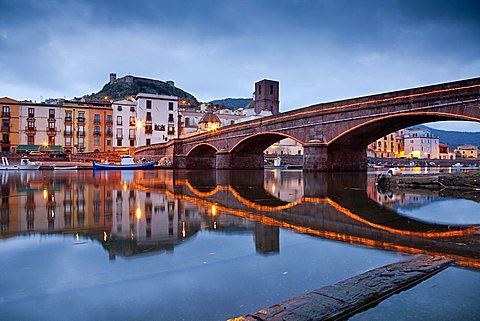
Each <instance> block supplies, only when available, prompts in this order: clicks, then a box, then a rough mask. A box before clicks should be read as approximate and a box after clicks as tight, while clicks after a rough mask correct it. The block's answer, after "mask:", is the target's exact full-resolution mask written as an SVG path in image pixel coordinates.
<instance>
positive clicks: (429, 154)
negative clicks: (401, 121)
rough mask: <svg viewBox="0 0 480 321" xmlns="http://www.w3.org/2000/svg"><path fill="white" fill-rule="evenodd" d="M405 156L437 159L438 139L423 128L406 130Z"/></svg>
mask: <svg viewBox="0 0 480 321" xmlns="http://www.w3.org/2000/svg"><path fill="white" fill-rule="evenodd" d="M403 141H404V144H405V155H406V156H407V155H408V158H419V159H424V158H426V159H438V158H439V157H440V149H439V138H438V137H435V136H432V135H431V133H430V131H428V130H426V129H424V128H412V129H407V131H406V134H405V136H404V139H403Z"/></svg>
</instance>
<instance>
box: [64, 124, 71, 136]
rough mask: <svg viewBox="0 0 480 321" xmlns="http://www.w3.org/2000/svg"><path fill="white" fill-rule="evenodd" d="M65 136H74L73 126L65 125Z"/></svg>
mask: <svg viewBox="0 0 480 321" xmlns="http://www.w3.org/2000/svg"><path fill="white" fill-rule="evenodd" d="M65 134H66V135H71V134H72V125H65Z"/></svg>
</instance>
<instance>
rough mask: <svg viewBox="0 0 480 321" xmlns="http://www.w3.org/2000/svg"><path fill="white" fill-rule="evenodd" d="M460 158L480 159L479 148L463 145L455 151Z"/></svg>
mask: <svg viewBox="0 0 480 321" xmlns="http://www.w3.org/2000/svg"><path fill="white" fill-rule="evenodd" d="M455 154H456V155H457V157H458V158H478V148H477V146H475V145H461V146H458V147H457V148H456V149H455Z"/></svg>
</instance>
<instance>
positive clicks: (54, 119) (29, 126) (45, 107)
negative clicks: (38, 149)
mask: <svg viewBox="0 0 480 321" xmlns="http://www.w3.org/2000/svg"><path fill="white" fill-rule="evenodd" d="M62 127H63V117H62V115H61V109H60V106H59V105H53V104H52V105H50V104H36V103H29V102H22V103H21V104H20V108H19V136H20V141H19V145H41V146H44V147H49V146H61V145H62V129H63V128H62Z"/></svg>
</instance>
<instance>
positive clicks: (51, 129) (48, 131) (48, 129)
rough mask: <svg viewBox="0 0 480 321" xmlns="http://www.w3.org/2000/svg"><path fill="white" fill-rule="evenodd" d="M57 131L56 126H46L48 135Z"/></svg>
mask: <svg viewBox="0 0 480 321" xmlns="http://www.w3.org/2000/svg"><path fill="white" fill-rule="evenodd" d="M56 133H57V127H53V128H50V127H47V134H48V135H52V134H53V135H55V134H56Z"/></svg>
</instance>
